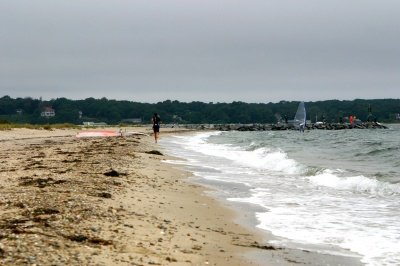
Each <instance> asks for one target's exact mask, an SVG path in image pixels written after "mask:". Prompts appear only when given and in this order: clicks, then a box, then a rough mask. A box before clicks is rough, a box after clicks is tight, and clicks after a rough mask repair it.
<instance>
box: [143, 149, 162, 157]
mask: <svg viewBox="0 0 400 266" xmlns="http://www.w3.org/2000/svg"><path fill="white" fill-rule="evenodd" d="M145 153H147V154H153V155H161V156H163V155H164V154H162V153H161V152H159V151H157V150H151V151H146V152H145Z"/></svg>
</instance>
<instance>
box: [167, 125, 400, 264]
mask: <svg viewBox="0 0 400 266" xmlns="http://www.w3.org/2000/svg"><path fill="white" fill-rule="evenodd" d="M160 143H161V145H163V146H164V147H165V148H166V149H167V151H168V152H169V154H170V155H173V156H176V157H179V158H184V159H182V160H175V161H170V163H176V164H182V165H185V166H186V167H187V169H189V170H191V171H193V172H194V174H195V176H197V177H198V178H200V179H203V180H205V181H206V180H209V181H215V182H219V184H222V186H218V189H219V190H220V192H221V195H223V196H224V197H225V198H226V199H227V200H229V201H231V202H233V203H238V204H243V203H246V204H250V205H251V206H254V207H255V208H254V212H253V213H252V215H253V216H254V218H255V219H256V221H257V224H256V226H257V227H259V228H261V229H263V230H267V231H269V232H271V233H272V234H274V235H275V236H277V237H278V238H277V239H276V240H274V244H276V245H282V246H287V245H292V244H296V243H297V244H301V245H310V246H314V247H317V248H316V249H317V251H320V252H327V253H329V252H331V250H332V249H331V248H332V247H333V248H335V247H337V248H338V250H348V251H351V252H354V253H356V254H359V255H360V256H361V261H362V262H363V263H365V264H367V265H400V125H392V126H390V128H389V129H386V130H381V129H379V130H378V129H376V130H340V131H320V130H312V131H306V132H305V133H300V132H297V131H274V132H271V131H265V132H206V133H199V134H195V135H187V136H174V137H165V138H163V139H162V140H161V142H160ZM223 184H226V186H224V185H223ZM234 184H240V185H241V187H243V188H244V189H240V190H233V189H232V185H234ZM318 249H319V250H318ZM339 254H340V252H339Z"/></svg>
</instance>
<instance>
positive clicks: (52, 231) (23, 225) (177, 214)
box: [0, 128, 356, 265]
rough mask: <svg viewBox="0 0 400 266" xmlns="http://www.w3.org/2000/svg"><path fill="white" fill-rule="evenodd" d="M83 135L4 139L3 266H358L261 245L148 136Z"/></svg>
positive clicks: (23, 132) (0, 197) (15, 133)
mask: <svg viewBox="0 0 400 266" xmlns="http://www.w3.org/2000/svg"><path fill="white" fill-rule="evenodd" d="M134 130H135V131H140V132H144V133H150V132H149V129H145V128H141V129H134ZM76 133H77V130H53V131H47V130H28V129H14V130H10V131H0V145H1V154H0V265H292V264H293V265H294V264H298V263H302V264H309V265H327V264H328V263H329V264H330V265H354V264H353V263H354V262H356V261H352V260H349V259H347V258H345V259H343V258H341V257H333V256H325V255H321V254H310V252H305V251H299V250H287V249H285V250H282V249H274V248H273V247H270V246H268V245H263V244H260V243H262V241H263V238H262V237H261V236H260V235H259V234H258V232H256V231H252V230H250V229H248V228H245V227H243V226H241V225H238V224H236V223H235V222H234V218H235V217H236V216H235V215H236V214H235V213H234V212H233V211H231V210H229V209H227V208H225V207H223V206H222V205H221V204H220V203H219V202H217V201H216V200H215V199H213V198H210V197H208V196H207V195H206V194H205V193H204V190H205V188H204V187H201V186H199V185H195V184H192V183H190V182H187V177H188V176H189V173H187V172H184V171H181V170H177V169H174V168H173V167H171V166H169V165H167V164H165V163H162V162H161V160H162V159H167V157H166V156H164V155H157V154H153V153H151V152H150V151H154V150H159V147H158V146H157V145H156V144H154V143H153V139H152V137H151V136H145V135H135V134H132V135H129V136H126V137H113V138H76V137H75V135H76ZM173 133H174V134H176V133H177V132H176V131H174V132H173ZM148 152H150V153H148ZM350 262H351V264H350Z"/></svg>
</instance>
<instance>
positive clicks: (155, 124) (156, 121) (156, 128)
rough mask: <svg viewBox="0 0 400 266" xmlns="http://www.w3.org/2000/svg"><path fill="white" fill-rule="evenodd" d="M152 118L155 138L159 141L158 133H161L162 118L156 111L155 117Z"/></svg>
mask: <svg viewBox="0 0 400 266" xmlns="http://www.w3.org/2000/svg"><path fill="white" fill-rule="evenodd" d="M151 120H152V122H153V132H154V140H155V142H156V143H157V140H158V135H159V134H160V122H161V118H160V116H159V115H158V114H157V113H154V115H153V118H152V119H151Z"/></svg>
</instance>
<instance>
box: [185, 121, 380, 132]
mask: <svg viewBox="0 0 400 266" xmlns="http://www.w3.org/2000/svg"><path fill="white" fill-rule="evenodd" d="M185 127H186V128H189V129H197V130H200V129H205V130H207V129H213V130H220V131H232V130H235V131H269V130H271V131H274V130H275V131H276V130H298V128H296V127H295V126H294V125H293V124H285V123H280V124H218V125H216V124H207V125H206V124H200V125H186V126H185ZM386 128H387V127H386V126H384V125H382V124H380V123H377V122H366V123H358V124H348V123H314V124H308V125H306V127H305V130H312V129H320V130H343V129H386Z"/></svg>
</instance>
